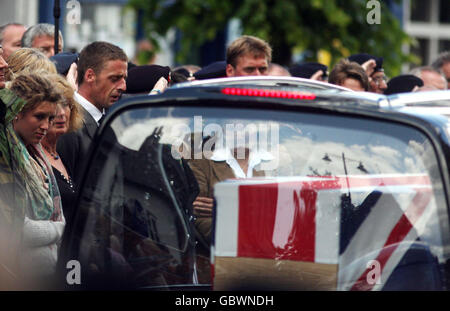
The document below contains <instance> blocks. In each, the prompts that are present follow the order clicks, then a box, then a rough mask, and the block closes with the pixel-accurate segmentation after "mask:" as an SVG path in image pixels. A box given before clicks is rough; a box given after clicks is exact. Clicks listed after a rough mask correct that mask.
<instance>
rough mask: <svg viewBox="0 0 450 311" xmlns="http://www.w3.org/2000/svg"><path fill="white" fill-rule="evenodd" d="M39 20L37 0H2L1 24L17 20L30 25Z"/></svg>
mask: <svg viewBox="0 0 450 311" xmlns="http://www.w3.org/2000/svg"><path fill="white" fill-rule="evenodd" d="M37 21H38V1H37V0H0V25H4V24H7V23H12V22H16V23H22V24H24V25H26V26H30V25H34V24H36V23H37Z"/></svg>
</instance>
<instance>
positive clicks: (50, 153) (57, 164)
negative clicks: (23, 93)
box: [41, 74, 82, 221]
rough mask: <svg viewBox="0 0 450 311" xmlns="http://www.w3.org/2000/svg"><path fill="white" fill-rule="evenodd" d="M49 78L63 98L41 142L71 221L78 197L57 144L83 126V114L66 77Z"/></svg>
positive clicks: (67, 217) (66, 215) (65, 212)
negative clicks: (66, 134) (69, 133)
mask: <svg viewBox="0 0 450 311" xmlns="http://www.w3.org/2000/svg"><path fill="white" fill-rule="evenodd" d="M48 78H49V79H50V80H51V81H52V83H53V85H54V86H55V88H56V89H58V90H59V91H60V92H61V93H62V95H63V100H62V101H61V102H60V103H59V104H58V106H57V109H56V118H55V120H54V122H53V126H52V127H51V128H50V129H49V130H48V132H47V135H45V136H44V138H43V139H42V141H41V144H42V147H43V150H44V153H45V155H46V156H47V158H48V160H49V162H50V164H51V166H52V169H53V172H54V174H55V177H56V181H57V183H58V188H59V191H60V193H61V199H62V207H63V210H64V216H65V217H66V221H69V218H70V215H71V214H72V211H73V209H74V204H75V199H76V194H75V185H74V183H73V181H72V178H71V176H72V173H73V172H70V171H69V167H68V166H66V165H64V163H63V161H62V159H61V158H60V157H59V155H58V153H57V151H56V144H57V141H58V138H59V137H60V136H61V135H63V134H65V133H67V132H73V131H75V130H77V129H79V128H80V127H81V124H82V115H81V113H80V108H79V107H78V105H79V104H78V103H77V102H76V101H75V99H74V90H73V88H72V87H71V86H70V84H69V83H68V82H67V81H66V79H64V77H62V76H61V75H58V74H52V75H48Z"/></svg>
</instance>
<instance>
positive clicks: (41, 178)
mask: <svg viewBox="0 0 450 311" xmlns="http://www.w3.org/2000/svg"><path fill="white" fill-rule="evenodd" d="M0 99H1V101H0V153H1V154H0V284H2V285H0V286H3V287H5V286H6V287H8V286H11V285H12V286H14V285H15V286H29V285H30V284H31V283H30V281H36V280H39V281H41V280H43V279H45V278H47V277H48V276H51V275H52V274H53V273H54V272H55V268H56V260H57V254H58V243H59V242H60V239H61V237H62V233H63V231H64V226H65V219H64V216H63V213H62V208H61V199H60V195H59V191H58V187H57V184H56V181H55V177H54V175H53V172H52V169H51V166H50V165H49V163H48V161H47V159H46V157H45V155H44V153H43V150H42V147H41V145H40V141H41V139H42V138H43V137H44V136H45V134H46V133H47V131H48V129H49V127H51V126H52V122H53V119H54V117H55V114H56V107H57V103H58V102H59V101H61V99H62V97H61V94H60V93H58V92H57V91H55V90H54V88H53V86H52V84H51V82H50V80H49V79H48V78H46V77H45V75H37V74H28V75H20V76H17V77H16V78H15V79H14V80H13V81H12V83H11V84H10V86H9V89H2V90H0ZM33 285H36V284H33ZM33 285H31V286H33ZM41 285H42V284H41Z"/></svg>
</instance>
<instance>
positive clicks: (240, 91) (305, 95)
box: [222, 87, 316, 100]
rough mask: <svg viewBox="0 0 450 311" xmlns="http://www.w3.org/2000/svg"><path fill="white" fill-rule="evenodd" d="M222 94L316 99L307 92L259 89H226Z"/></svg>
mask: <svg viewBox="0 0 450 311" xmlns="http://www.w3.org/2000/svg"><path fill="white" fill-rule="evenodd" d="M222 94H225V95H237V96H256V97H272V98H291V99H310V100H313V99H315V98H316V95H315V94H312V93H307V92H304V93H303V92H293V91H278V90H261V89H245V88H235V87H227V88H224V89H222Z"/></svg>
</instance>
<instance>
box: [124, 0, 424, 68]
mask: <svg viewBox="0 0 450 311" xmlns="http://www.w3.org/2000/svg"><path fill="white" fill-rule="evenodd" d="M368 1H369V0H309V1H307V0H283V1H280V0H239V1H238V0H130V1H129V5H130V6H131V7H132V8H134V9H136V10H140V11H141V12H142V13H143V19H144V22H145V27H146V28H145V30H146V33H147V35H148V37H149V38H150V39H151V40H152V41H154V40H155V35H156V34H157V35H165V34H166V33H167V31H168V30H169V29H171V28H172V27H176V28H178V29H179V30H180V31H181V33H182V40H181V48H180V51H179V52H178V55H177V60H178V61H180V62H184V61H185V60H186V57H187V55H189V53H191V52H192V51H193V50H195V49H197V48H198V47H199V46H201V45H202V44H203V43H205V42H208V41H211V40H213V39H214V38H215V36H216V34H217V33H218V32H219V31H221V30H223V29H225V28H226V26H227V23H228V21H229V20H230V19H232V18H237V19H239V20H240V21H241V24H242V33H243V34H250V35H255V36H258V37H260V38H263V39H265V40H267V41H268V42H269V43H270V44H271V46H272V48H273V61H274V62H276V63H279V64H282V65H290V62H291V60H292V54H293V52H294V51H301V52H304V55H305V56H306V60H310V61H313V60H317V52H318V51H319V50H324V51H327V52H328V53H329V54H330V55H331V64H330V65H334V64H335V63H336V62H337V61H339V60H340V59H341V58H342V57H347V56H349V55H350V54H353V53H359V52H366V53H370V54H373V55H377V56H382V57H384V59H385V63H384V67H385V68H386V71H387V73H388V74H390V75H396V74H399V73H400V70H401V65H402V64H403V63H405V62H411V61H413V62H414V61H417V60H415V59H414V57H413V56H412V55H405V54H404V53H403V52H402V45H403V44H404V43H408V44H409V43H411V39H410V38H409V37H408V35H407V34H406V33H405V32H403V30H402V29H401V25H400V22H399V20H398V19H397V18H396V17H394V16H393V14H392V13H391V12H390V10H389V8H388V6H387V4H386V3H385V2H386V1H383V0H380V1H379V2H380V3H381V23H380V24H372V25H371V24H369V23H368V22H367V15H368V14H369V12H370V11H371V8H367V7H366V6H367V3H368Z"/></svg>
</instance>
